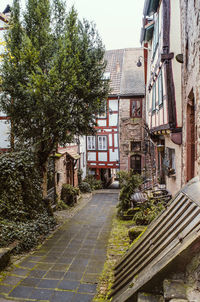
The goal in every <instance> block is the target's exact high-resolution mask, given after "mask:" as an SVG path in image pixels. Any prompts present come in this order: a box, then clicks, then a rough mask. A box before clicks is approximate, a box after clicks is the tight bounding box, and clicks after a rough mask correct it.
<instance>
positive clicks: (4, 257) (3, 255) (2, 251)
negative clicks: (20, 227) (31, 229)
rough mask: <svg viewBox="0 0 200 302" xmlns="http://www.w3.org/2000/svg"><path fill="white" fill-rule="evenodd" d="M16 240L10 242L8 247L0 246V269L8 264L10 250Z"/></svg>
mask: <svg viewBox="0 0 200 302" xmlns="http://www.w3.org/2000/svg"><path fill="white" fill-rule="evenodd" d="M17 245H18V242H17V241H16V242H14V243H12V244H10V245H9V246H8V247H4V248H0V271H2V270H3V269H5V267H6V266H7V265H8V264H9V261H10V255H11V252H12V251H13V250H14V249H15V248H16V246H17Z"/></svg>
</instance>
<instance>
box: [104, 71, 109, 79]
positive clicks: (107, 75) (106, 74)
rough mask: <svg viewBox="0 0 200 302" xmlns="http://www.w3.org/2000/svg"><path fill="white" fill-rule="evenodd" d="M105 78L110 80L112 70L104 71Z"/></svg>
mask: <svg viewBox="0 0 200 302" xmlns="http://www.w3.org/2000/svg"><path fill="white" fill-rule="evenodd" d="M103 80H110V72H104V74H103Z"/></svg>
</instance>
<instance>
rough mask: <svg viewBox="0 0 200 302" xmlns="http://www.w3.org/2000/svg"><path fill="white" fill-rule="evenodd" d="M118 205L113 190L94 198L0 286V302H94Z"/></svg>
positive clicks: (102, 192) (19, 265) (115, 193)
mask: <svg viewBox="0 0 200 302" xmlns="http://www.w3.org/2000/svg"><path fill="white" fill-rule="evenodd" d="M117 200H118V192H117V190H106V191H103V190H102V191H100V192H99V193H97V194H95V195H94V196H93V197H92V199H91V201H90V202H88V203H87V204H86V206H85V207H84V208H82V209H81V210H80V211H79V212H77V213H76V214H75V215H74V216H73V217H72V218H71V219H70V220H68V221H66V222H65V223H64V224H63V225H62V226H61V227H60V228H59V229H58V230H57V231H56V232H55V233H54V235H53V236H52V237H50V238H49V239H48V240H47V241H45V243H44V244H43V245H42V246H41V248H40V249H38V250H37V251H36V252H34V254H31V255H30V256H28V257H27V258H26V259H25V260H23V261H22V262H21V263H19V264H18V265H17V266H15V268H14V269H13V270H12V271H11V272H10V273H9V274H8V275H7V276H6V277H5V279H4V280H2V281H1V283H0V293H1V294H0V301H1V302H5V301H19V300H20V301H23V302H24V301H31V300H33V301H41V300H43V301H44V300H45V301H51V302H68V301H69V302H89V301H92V300H93V297H94V295H95V292H96V287H97V282H98V277H99V276H100V274H101V271H102V269H103V266H104V262H105V259H106V247H107V242H108V238H109V235H110V231H111V226H112V217H113V213H114V209H115V207H116V204H117Z"/></svg>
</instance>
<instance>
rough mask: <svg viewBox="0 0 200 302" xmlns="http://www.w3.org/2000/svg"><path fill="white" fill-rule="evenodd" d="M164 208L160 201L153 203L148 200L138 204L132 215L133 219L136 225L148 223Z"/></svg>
mask: <svg viewBox="0 0 200 302" xmlns="http://www.w3.org/2000/svg"><path fill="white" fill-rule="evenodd" d="M164 209H165V207H164V205H163V203H162V202H158V203H154V201H153V200H149V201H148V202H145V203H143V204H141V205H140V207H139V210H138V211H137V213H136V214H135V215H134V217H133V220H134V222H135V224H137V225H148V224H149V223H151V222H152V221H153V220H154V219H155V218H156V217H157V216H158V215H159V214H160V213H161V212H162V211H163V210H164Z"/></svg>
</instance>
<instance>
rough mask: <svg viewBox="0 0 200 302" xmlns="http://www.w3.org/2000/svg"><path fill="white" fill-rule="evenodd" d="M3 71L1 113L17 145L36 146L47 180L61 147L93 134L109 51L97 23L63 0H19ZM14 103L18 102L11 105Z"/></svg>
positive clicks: (105, 91) (105, 88) (104, 88)
mask: <svg viewBox="0 0 200 302" xmlns="http://www.w3.org/2000/svg"><path fill="white" fill-rule="evenodd" d="M6 44H7V51H6V53H5V56H4V61H3V64H2V67H1V70H0V72H1V79H2V91H3V92H2V94H1V97H0V103H1V108H2V109H3V110H4V111H5V112H6V114H7V115H8V116H10V118H11V120H12V131H13V134H14V136H15V140H16V141H18V142H23V143H24V144H27V145H29V146H31V148H32V150H33V151H34V153H35V156H36V159H37V164H38V167H39V168H40V170H41V175H42V176H43V192H44V196H45V195H46V175H47V173H46V172H47V161H48V158H49V156H50V154H51V153H52V151H53V150H54V148H55V147H56V146H57V144H66V143H69V142H71V140H72V139H73V137H74V136H75V135H86V134H88V133H91V132H92V131H93V127H94V124H95V122H94V113H96V112H98V111H100V110H101V101H102V100H104V99H105V98H106V97H107V94H108V90H109V89H108V83H107V82H106V81H104V80H103V73H104V70H105V63H104V61H103V56H104V47H103V45H102V41H101V39H100V37H99V35H98V33H97V31H96V28H95V26H94V25H93V24H92V23H89V22H88V21H86V20H84V21H83V22H80V21H79V20H78V17H77V12H76V11H75V9H74V8H73V7H72V9H71V10H70V12H69V13H67V12H66V11H65V3H64V2H62V0H53V2H51V3H50V1H49V0H28V1H27V4H26V10H25V13H24V14H22V13H21V11H20V5H19V0H14V3H13V7H12V14H11V21H10V30H9V32H8V34H7V36H6ZM11 100H12V101H11Z"/></svg>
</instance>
